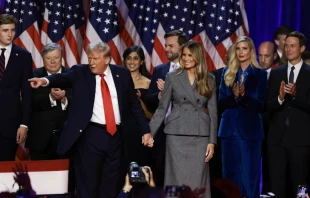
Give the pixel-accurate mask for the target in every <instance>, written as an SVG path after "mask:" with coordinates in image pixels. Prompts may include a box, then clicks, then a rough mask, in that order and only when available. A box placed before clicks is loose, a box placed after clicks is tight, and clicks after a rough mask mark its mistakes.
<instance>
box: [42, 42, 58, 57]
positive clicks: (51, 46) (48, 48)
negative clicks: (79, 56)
mask: <svg viewBox="0 0 310 198" xmlns="http://www.w3.org/2000/svg"><path fill="white" fill-rule="evenodd" d="M56 49H58V50H59V51H60V55H61V56H62V47H61V46H60V45H58V44H57V43H48V44H46V45H44V47H43V49H42V51H41V56H42V57H44V56H45V54H47V53H48V52H51V51H54V50H56Z"/></svg>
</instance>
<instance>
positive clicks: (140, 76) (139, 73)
mask: <svg viewBox="0 0 310 198" xmlns="http://www.w3.org/2000/svg"><path fill="white" fill-rule="evenodd" d="M141 76H142V75H141V73H139V77H138V78H136V79H135V80H134V81H138V80H140V78H141Z"/></svg>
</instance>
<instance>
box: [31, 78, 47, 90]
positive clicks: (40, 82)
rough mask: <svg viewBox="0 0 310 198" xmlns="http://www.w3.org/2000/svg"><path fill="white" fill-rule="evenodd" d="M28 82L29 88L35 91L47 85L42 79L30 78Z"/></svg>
mask: <svg viewBox="0 0 310 198" xmlns="http://www.w3.org/2000/svg"><path fill="white" fill-rule="evenodd" d="M28 82H30V86H31V87H32V88H35V89H37V88H38V87H40V86H42V85H43V86H45V85H46V84H47V81H46V80H45V79H43V78H30V79H28Z"/></svg>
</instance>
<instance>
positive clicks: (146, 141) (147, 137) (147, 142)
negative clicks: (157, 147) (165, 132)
mask: <svg viewBox="0 0 310 198" xmlns="http://www.w3.org/2000/svg"><path fill="white" fill-rule="evenodd" d="M142 144H143V145H144V146H147V147H149V148H152V147H153V145H154V139H153V136H152V134H151V133H146V134H144V135H143V136H142Z"/></svg>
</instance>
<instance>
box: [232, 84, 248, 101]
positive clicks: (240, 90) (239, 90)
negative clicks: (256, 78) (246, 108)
mask: <svg viewBox="0 0 310 198" xmlns="http://www.w3.org/2000/svg"><path fill="white" fill-rule="evenodd" d="M232 91H233V94H234V97H235V98H239V97H240V96H244V93H245V87H244V83H239V81H237V82H236V83H234V85H233V88H232Z"/></svg>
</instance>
